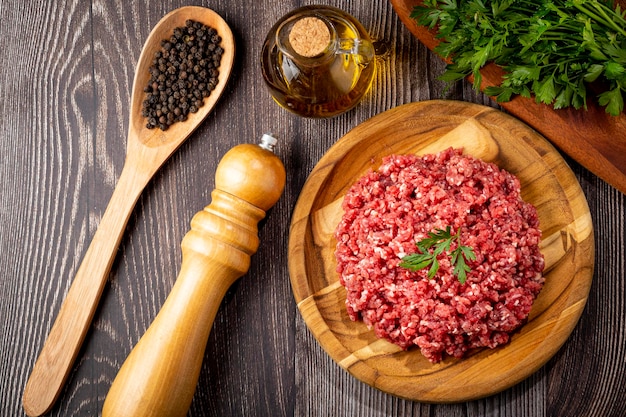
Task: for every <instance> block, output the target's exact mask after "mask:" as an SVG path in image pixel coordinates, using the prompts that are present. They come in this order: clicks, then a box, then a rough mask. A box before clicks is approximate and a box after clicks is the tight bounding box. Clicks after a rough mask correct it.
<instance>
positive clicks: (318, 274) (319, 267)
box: [289, 101, 594, 403]
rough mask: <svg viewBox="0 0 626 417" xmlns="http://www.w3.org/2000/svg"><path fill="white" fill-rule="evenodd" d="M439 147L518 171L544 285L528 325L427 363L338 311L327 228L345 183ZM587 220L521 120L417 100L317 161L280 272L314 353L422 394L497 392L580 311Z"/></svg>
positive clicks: (550, 351) (574, 191)
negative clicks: (492, 345) (536, 225)
mask: <svg viewBox="0 0 626 417" xmlns="http://www.w3.org/2000/svg"><path fill="white" fill-rule="evenodd" d="M448 147H463V149H464V152H466V153H468V154H471V155H473V156H475V157H479V158H481V159H483V160H485V161H489V162H494V163H495V164H497V165H498V166H500V167H501V168H504V169H506V170H508V171H510V172H512V173H513V174H515V175H517V177H518V178H519V179H520V181H521V184H522V197H523V198H524V200H525V201H528V202H530V203H532V204H534V205H535V207H536V208H537V210H538V214H539V221H540V227H541V230H542V233H543V236H542V242H541V251H542V253H543V254H544V256H545V260H546V269H545V278H546V279H545V286H544V288H543V290H542V292H541V293H540V294H539V297H538V298H537V300H536V301H535V304H534V305H533V308H532V311H531V314H530V316H529V320H528V323H527V324H525V325H524V326H523V327H522V329H521V330H520V331H519V332H517V333H516V334H514V335H513V336H512V338H511V342H510V343H509V344H507V345H505V346H502V347H499V348H496V349H493V350H491V349H482V350H476V351H473V352H472V353H471V354H470V355H469V356H467V357H466V358H464V359H455V358H450V357H445V358H444V360H443V361H442V362H440V363H438V364H431V363H430V362H428V361H427V360H426V359H425V358H424V357H423V356H422V354H421V353H420V351H419V349H417V348H414V349H409V350H408V351H403V350H401V349H400V348H398V347H397V346H396V345H393V344H391V343H389V342H387V341H385V340H381V339H378V338H377V337H376V336H375V334H374V331H373V330H370V329H368V328H367V326H366V325H364V324H363V323H362V322H360V321H359V322H353V321H351V320H350V319H349V317H348V314H347V312H346V308H345V296H346V292H345V289H344V288H343V286H342V285H341V284H340V283H339V277H338V274H337V273H336V272H335V267H336V261H335V257H334V249H335V244H336V242H335V239H334V237H333V233H334V230H335V227H336V226H337V224H338V223H339V221H340V219H341V216H342V214H343V212H342V208H341V202H342V200H343V197H344V195H345V193H346V192H347V190H348V188H349V187H350V186H351V185H352V184H353V183H354V182H355V181H356V180H357V179H358V178H360V177H361V176H362V175H363V174H365V173H366V172H367V171H368V170H369V169H373V170H375V169H377V168H378V167H379V165H380V163H381V158H382V157H383V156H386V155H389V154H407V153H417V154H424V153H434V152H437V151H440V150H443V149H446V148H448ZM593 260H594V239H593V225H592V222H591V216H590V214H589V208H588V206H587V201H586V199H585V196H584V195H583V193H582V190H581V189H580V185H579V184H578V182H577V181H576V178H575V176H574V174H573V173H572V171H571V170H570V169H569V167H568V166H567V164H566V163H565V161H564V160H563V158H562V157H561V156H560V155H559V153H558V152H557V151H556V150H555V149H554V147H553V146H552V145H550V144H549V143H548V142H547V141H546V140H545V139H544V138H543V137H541V136H540V135H539V134H537V133H536V132H535V131H533V130H532V129H530V128H529V127H528V126H526V125H525V124H523V123H522V122H520V121H518V120H517V119H514V118H513V117H511V116H508V115H506V114H504V113H502V112H500V111H498V110H496V109H493V108H491V107H486V106H481V105H477V104H471V103H465V102H459V101H425V102H419V103H411V104H406V105H403V106H400V107H397V108H395V109H392V110H389V111H386V112H384V113H381V114H379V115H377V116H375V117H373V118H371V119H370V120H368V121H366V122H364V123H362V124H361V125H359V126H357V127H356V128H354V129H353V130H351V131H350V132H348V133H347V134H346V135H345V136H344V137H343V138H341V139H340V140H339V141H338V142H337V143H336V144H335V145H334V146H333V147H332V148H331V149H330V150H329V151H328V152H327V153H326V155H324V157H323V158H322V159H321V160H320V161H319V163H318V164H317V165H316V167H315V168H314V169H313V171H312V172H311V175H310V176H309V178H308V180H307V182H306V183H305V185H304V187H303V189H302V192H301V194H300V197H299V199H298V202H297V204H296V207H295V209H294V212H293V216H292V222H291V229H290V236H289V273H290V279H291V285H292V288H293V293H294V296H295V299H296V302H297V304H298V308H299V310H300V312H301V314H302V317H303V318H304V320H305V322H306V324H307V326H308V328H309V329H310V331H311V332H312V333H313V335H314V336H315V338H316V339H317V340H318V342H319V343H320V345H321V346H322V347H323V348H324V350H325V351H326V352H327V353H328V354H329V355H330V356H331V357H332V358H333V359H334V360H335V361H336V362H337V363H338V364H339V365H340V366H341V367H343V368H344V369H346V370H347V371H348V372H350V373H351V374H352V375H353V376H355V377H356V378H358V379H359V380H361V381H363V382H365V383H367V384H369V385H371V386H373V387H376V388H378V389H380V390H382V391H384V392H387V393H390V394H393V395H396V396H398V397H402V398H407V399H411V400H416V401H422V402H435V403H446V402H460V401H468V400H473V399H477V398H481V397H485V396H488V395H491V394H495V393H497V392H499V391H502V390H504V389H506V388H508V387H511V386H512V385H514V384H516V383H518V382H520V381H522V380H524V379H525V378H527V377H528V376H530V375H531V374H533V373H534V372H535V371H537V370H538V369H539V368H540V367H541V366H542V365H544V364H545V363H546V362H547V361H548V360H549V359H550V358H551V357H552V356H553V355H554V354H555V353H556V352H557V351H558V350H559V348H560V347H561V346H562V345H563V343H564V342H565V341H566V339H567V338H568V336H569V335H570V333H571V332H572V330H573V329H574V327H575V325H576V323H577V322H578V319H579V317H580V315H581V313H582V311H583V308H584V306H585V303H586V301H587V296H588V294H589V288H590V286H591V279H592V275H593Z"/></svg>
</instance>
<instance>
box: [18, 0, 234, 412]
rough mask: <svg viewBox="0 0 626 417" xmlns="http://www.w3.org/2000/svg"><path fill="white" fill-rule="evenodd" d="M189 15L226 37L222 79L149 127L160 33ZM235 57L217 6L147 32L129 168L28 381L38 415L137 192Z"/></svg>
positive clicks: (65, 368) (50, 399)
mask: <svg viewBox="0 0 626 417" xmlns="http://www.w3.org/2000/svg"><path fill="white" fill-rule="evenodd" d="M188 19H191V20H195V21H197V22H200V23H202V24H204V25H207V26H209V27H212V28H214V29H215V30H216V31H217V32H218V35H219V36H220V37H221V38H222V41H221V46H222V48H223V49H224V53H223V55H222V58H221V61H220V66H219V68H218V71H219V75H218V82H217V85H216V87H215V89H214V90H213V91H212V92H211V94H210V95H209V96H208V97H206V98H205V99H204V104H203V105H202V106H201V107H200V108H199V109H198V112H196V113H190V114H189V116H188V118H187V120H185V121H184V122H177V123H174V124H172V125H171V126H170V127H169V128H168V129H167V130H165V131H162V130H160V129H158V128H157V129H148V128H147V127H146V120H145V118H144V117H143V116H142V114H141V106H142V103H143V100H144V97H145V93H144V91H143V89H144V87H145V86H146V85H147V83H148V80H149V79H150V72H149V68H150V66H151V65H152V60H153V58H154V54H155V52H157V51H159V50H160V49H161V40H163V39H168V38H169V37H170V36H171V34H172V32H173V30H174V28H176V27H182V26H185V22H186V21H187V20H188ZM234 58H235V41H234V37H233V34H232V31H231V30H230V28H229V27H228V24H227V23H226V22H225V21H224V20H223V19H222V18H221V17H220V16H219V15H218V14H217V13H215V12H214V11H212V10H210V9H207V8H204V7H195V6H187V7H182V8H179V9H176V10H174V11H172V12H170V13H169V14H167V15H166V16H164V17H163V18H162V19H161V20H160V21H159V23H158V24H157V25H156V26H155V27H154V29H153V30H152V31H151V33H150V35H149V36H148V38H147V40H146V42H145V44H144V46H143V49H142V51H141V55H140V57H139V61H138V63H137V67H136V71H135V78H134V81H133V90H132V96H131V103H130V117H129V128H128V139H127V151H126V152H127V153H126V161H125V163H124V168H123V169H122V172H121V174H120V178H119V180H118V182H117V185H116V186H115V190H114V191H113V195H112V196H111V200H110V201H109V204H108V206H107V208H106V210H105V212H104V214H103V215H102V219H101V220H100V224H99V226H98V229H97V230H96V233H95V234H94V236H93V239H92V241H91V244H90V245H89V248H88V249H87V251H86V252H85V255H84V258H83V261H82V263H81V264H80V267H79V268H78V270H77V272H76V276H75V278H74V281H73V282H72V285H71V286H70V289H69V291H68V293H67V295H66V297H65V300H64V301H63V304H62V305H61V308H60V309H59V313H58V315H57V318H56V320H55V322H54V324H53V325H52V328H51V329H50V333H49V334H48V338H47V339H46V341H45V343H44V345H43V348H42V350H41V353H40V354H39V357H38V359H37V361H36V362H35V365H34V367H33V370H32V372H31V375H30V377H29V379H28V382H27V383H26V387H25V389H24V396H23V399H22V403H23V406H24V410H25V411H26V414H27V415H29V416H40V415H42V414H44V413H46V412H48V411H49V410H50V409H51V408H52V406H53V405H54V403H55V401H56V400H57V398H58V396H59V394H60V392H61V390H62V388H63V385H64V383H65V381H66V379H67V377H68V375H69V373H70V371H71V369H72V366H73V363H74V362H75V360H76V357H77V356H78V352H79V351H80V347H81V345H82V342H83V340H84V339H85V336H86V334H87V331H88V329H89V327H90V325H91V321H92V319H93V315H94V313H95V311H96V308H97V306H98V302H99V300H100V296H101V295H102V290H103V289H104V286H105V284H106V281H107V278H108V276H109V272H110V270H111V265H112V264H113V260H114V259H115V254H116V253H117V250H118V247H119V244H120V241H121V239H122V235H123V232H124V229H125V228H126V224H127V223H128V219H129V218H130V215H131V213H132V211H133V209H134V207H135V204H136V203H137V200H138V199H139V196H140V195H141V193H142V191H143V190H144V188H145V187H146V185H147V184H148V182H149V181H150V180H151V179H152V177H153V176H154V174H155V173H156V172H157V171H158V170H159V168H160V167H161V166H162V165H163V164H164V163H165V161H167V159H168V158H169V157H170V156H171V155H172V154H173V153H174V151H175V150H176V149H178V147H179V146H180V145H181V144H182V143H183V142H184V141H185V140H186V139H187V138H188V137H189V136H190V135H191V133H192V132H193V131H194V130H195V129H196V128H197V127H198V126H199V125H200V124H201V123H202V122H203V121H204V119H205V118H206V117H207V115H208V114H209V113H210V112H211V110H213V108H214V107H215V105H216V103H217V101H218V99H219V98H220V96H221V94H222V93H223V91H224V89H225V88H226V83H227V81H228V78H229V77H230V73H231V69H232V67H233V62H234Z"/></svg>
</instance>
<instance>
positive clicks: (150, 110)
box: [141, 20, 224, 130]
mask: <svg viewBox="0 0 626 417" xmlns="http://www.w3.org/2000/svg"><path fill="white" fill-rule="evenodd" d="M221 41H222V39H221V37H220V36H219V35H218V34H217V31H216V30H215V29H213V28H211V27H209V26H206V25H204V24H202V23H200V22H196V21H193V20H187V21H186V22H185V26H182V27H177V28H175V29H174V31H173V34H172V36H171V37H170V38H169V39H165V40H163V41H161V50H159V51H157V52H155V54H154V60H153V61H152V65H151V66H150V70H149V71H150V80H149V81H148V85H147V86H146V87H145V88H144V92H145V93H146V98H145V100H144V101H143V105H142V111H141V114H142V116H143V117H145V118H147V120H148V121H147V123H146V127H147V128H148V129H154V128H156V127H158V128H160V129H161V130H166V129H167V128H168V127H170V126H171V125H172V124H174V123H176V122H183V121H185V120H187V117H188V115H189V113H195V112H197V111H198V109H199V108H200V107H201V106H202V104H203V100H204V98H205V97H208V96H209V94H211V91H212V90H214V89H215V86H216V85H217V81H218V79H217V78H218V75H219V72H218V68H219V66H220V60H221V59H222V54H223V53H224V50H223V49H222V47H221V46H220V42H221Z"/></svg>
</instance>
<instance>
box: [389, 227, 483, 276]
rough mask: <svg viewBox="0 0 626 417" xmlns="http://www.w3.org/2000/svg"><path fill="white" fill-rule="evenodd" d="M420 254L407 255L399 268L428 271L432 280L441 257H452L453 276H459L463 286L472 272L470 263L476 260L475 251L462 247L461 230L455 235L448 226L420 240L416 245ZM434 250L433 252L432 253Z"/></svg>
mask: <svg viewBox="0 0 626 417" xmlns="http://www.w3.org/2000/svg"><path fill="white" fill-rule="evenodd" d="M453 242H455V243H456V248H454V249H452V250H451V248H452V243H453ZM415 245H416V246H417V249H418V251H419V252H416V253H412V254H410V255H406V256H405V257H403V258H402V261H401V262H400V264H399V266H400V267H402V268H406V269H409V270H411V271H419V270H420V269H424V268H427V267H430V268H429V269H428V274H427V276H428V278H429V279H432V278H434V277H435V275H436V274H437V271H439V260H438V259H437V258H438V257H439V256H440V255H442V254H446V255H448V254H449V256H450V264H451V265H453V266H454V270H453V274H454V275H456V276H457V278H458V280H459V282H460V283H461V284H465V281H466V280H467V273H468V272H469V271H470V267H469V265H467V262H468V261H473V260H475V259H476V254H474V250H473V249H472V248H471V247H469V246H463V245H461V229H460V228H459V229H458V230H457V232H456V233H455V234H454V235H453V234H452V231H451V227H450V226H447V227H446V230H442V229H435V230H434V231H433V232H429V233H428V237H426V238H424V239H422V240H420V241H419V242H417V243H416V244H415ZM431 248H432V252H431Z"/></svg>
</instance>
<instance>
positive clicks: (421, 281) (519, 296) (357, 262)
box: [335, 149, 544, 363]
mask: <svg viewBox="0 0 626 417" xmlns="http://www.w3.org/2000/svg"><path fill="white" fill-rule="evenodd" d="M342 207H343V210H344V214H343V217H342V220H341V222H340V223H339V225H338V226H337V229H336V231H335V238H336V239H337V247H336V251H335V256H336V259H337V272H338V273H339V274H340V282H341V284H342V285H344V286H345V288H346V290H347V299H346V307H347V310H348V314H349V315H350V318H351V319H352V320H355V321H356V320H359V319H362V320H363V322H365V323H366V324H367V325H368V326H370V327H371V328H373V329H374V330H375V332H376V335H377V336H378V337H381V338H385V339H388V340H389V341H391V342H393V343H395V344H397V345H399V346H400V347H402V348H404V349H408V348H409V347H411V346H413V345H417V346H418V347H419V348H420V350H421V352H422V353H423V354H424V356H425V357H426V358H428V360H430V361H431V362H433V363H435V362H439V361H440V360H441V359H442V357H443V355H444V354H448V355H451V356H454V357H462V356H464V355H465V354H466V352H467V351H468V350H470V349H473V348H481V347H489V348H495V347H496V346H498V345H502V344H505V343H507V342H508V341H509V338H510V334H511V333H512V332H514V331H515V330H516V329H518V328H519V327H520V326H521V325H522V324H524V322H525V321H526V319H527V317H528V314H529V312H530V309H531V306H532V304H533V301H534V300H535V298H536V296H537V294H538V293H539V292H540V290H541V288H542V286H543V282H544V279H543V276H542V271H543V268H544V259H543V256H542V254H541V253H540V251H539V241H540V239H541V231H540V230H539V220H538V218H537V211H536V209H535V207H533V206H532V205H531V204H528V203H526V202H524V201H523V200H522V199H521V197H520V183H519V180H518V179H517V178H516V177H515V176H514V175H512V174H511V173H509V172H507V171H504V170H501V169H499V168H498V167H497V166H496V165H495V164H492V163H487V162H484V161H482V160H480V159H476V158H473V157H470V156H466V155H462V150H459V149H448V150H446V151H443V152H440V153H438V154H436V155H425V156H422V157H418V156H415V155H391V156H388V157H386V158H384V159H383V162H382V165H381V166H380V168H379V169H378V170H377V171H370V172H368V173H367V174H366V175H364V176H363V177H362V178H361V179H359V180H358V181H357V182H356V183H355V184H354V185H353V186H352V187H351V188H350V190H349V191H348V193H347V194H346V196H345V199H344V201H343V206H342ZM446 226H451V228H452V233H455V232H456V231H457V230H458V229H459V228H461V244H462V245H464V246H470V247H471V248H473V250H474V253H475V255H476V260H475V261H469V262H468V265H469V266H470V267H471V271H470V272H469V273H468V274H467V280H466V282H465V284H461V283H460V282H459V280H458V279H457V277H456V276H455V275H453V274H452V269H453V267H451V266H450V260H449V256H445V255H441V256H440V257H439V258H438V259H439V262H440V267H439V271H438V273H437V275H436V276H435V277H434V278H433V279H429V278H428V277H427V276H426V274H427V272H428V268H426V269H423V270H420V271H415V272H413V271H410V270H408V269H405V268H401V267H399V266H398V264H399V263H400V261H401V259H402V257H403V256H405V255H408V254H410V253H414V252H415V251H416V245H415V244H416V242H417V241H419V240H421V239H423V238H425V237H427V234H428V233H429V232H432V231H434V230H435V229H442V230H443V229H445V228H446ZM454 247H455V244H454V243H453V246H452V249H454Z"/></svg>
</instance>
